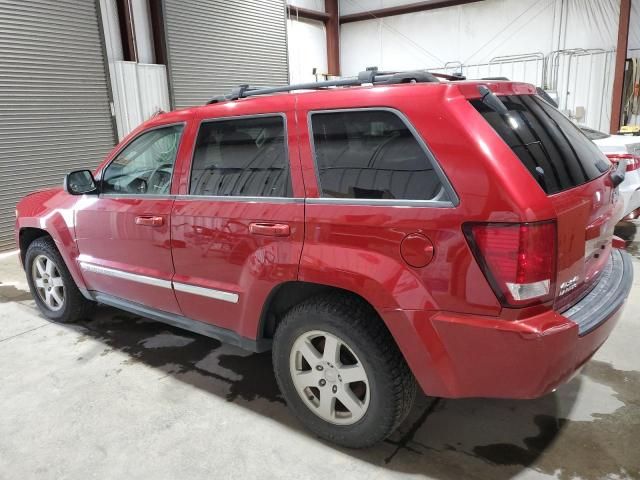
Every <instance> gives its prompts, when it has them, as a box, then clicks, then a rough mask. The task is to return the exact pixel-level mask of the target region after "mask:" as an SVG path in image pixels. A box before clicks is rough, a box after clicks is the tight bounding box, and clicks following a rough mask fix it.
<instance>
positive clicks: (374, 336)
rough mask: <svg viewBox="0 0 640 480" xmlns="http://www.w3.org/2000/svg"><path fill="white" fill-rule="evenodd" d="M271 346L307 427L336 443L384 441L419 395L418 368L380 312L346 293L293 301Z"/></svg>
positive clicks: (288, 396) (286, 391)
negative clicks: (405, 355)
mask: <svg viewBox="0 0 640 480" xmlns="http://www.w3.org/2000/svg"><path fill="white" fill-rule="evenodd" d="M336 341H337V342H338V345H340V346H339V347H338V348H337V351H338V354H337V355H336V354H335V353H334V352H335V351H336V349H335V348H334V347H333V346H334V345H335V343H334V342H336ZM309 345H311V347H313V348H314V349H315V350H312V349H309V348H308V347H309ZM327 345H328V346H329V348H328V350H327ZM272 354H273V366H274V370H275V375H276V380H277V382H278V386H279V387H280V391H281V392H282V394H283V395H284V398H285V400H286V402H287V405H288V406H289V408H290V409H291V410H292V411H293V413H294V414H295V416H296V417H298V419H299V420H300V421H301V422H302V423H303V424H304V425H305V426H306V427H307V428H308V429H309V430H311V431H312V432H314V433H315V434H316V435H318V436H320V437H321V438H324V439H326V440H328V441H331V442H333V443H336V444H338V445H342V446H345V447H349V448H365V447H369V446H372V445H374V444H376V443H378V442H381V441H382V440H384V439H385V438H387V437H388V436H389V435H390V434H391V433H392V432H393V431H394V430H395V429H396V428H397V427H398V425H400V423H402V421H403V420H404V419H405V417H406V416H407V414H408V413H409V411H410V410H411V407H412V405H413V401H414V399H415V396H416V390H417V387H416V382H415V379H414V377H413V374H412V373H411V371H410V370H409V367H408V366H407V364H406V362H405V360H404V358H403V357H402V354H401V353H400V351H399V349H398V347H397V345H396V343H395V341H394V340H393V337H392V336H391V334H390V333H389V331H388V330H387V328H386V326H385V325H384V323H383V322H382V320H381V319H380V318H379V317H378V315H377V313H376V312H375V310H373V308H372V307H370V306H369V305H368V304H366V303H364V302H363V301H361V300H359V299H358V298H355V297H353V296H350V295H347V294H330V295H323V296H319V297H313V298H311V299H308V300H305V301H304V302H302V303H300V304H299V305H297V306H295V307H293V308H292V309H291V310H290V311H289V312H288V313H287V314H286V315H285V317H284V318H283V320H282V322H281V323H280V324H279V325H278V328H277V330H276V333H275V336H274V345H273V352H272ZM318 355H320V356H318ZM307 358H311V361H308V360H307ZM327 358H328V359H329V360H327ZM332 359H335V360H336V361H335V362H333V360H332ZM319 367H322V368H319ZM362 371H364V374H363V372H362ZM336 377H337V378H336ZM348 377H351V379H352V381H351V382H349V381H348ZM354 379H355V380H356V381H355V382H354V381H353V380H354ZM316 383H317V385H316ZM323 395H326V396H325V397H324V398H325V402H322V399H323ZM354 396H355V400H356V401H355V403H354ZM331 397H334V398H336V399H337V401H336V400H334V401H332V400H331ZM343 399H344V400H345V402H343ZM327 405H329V407H327ZM347 405H350V408H348V407H347Z"/></svg>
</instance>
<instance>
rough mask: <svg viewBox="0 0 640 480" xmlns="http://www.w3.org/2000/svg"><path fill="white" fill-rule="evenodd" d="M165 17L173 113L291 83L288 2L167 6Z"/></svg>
mask: <svg viewBox="0 0 640 480" xmlns="http://www.w3.org/2000/svg"><path fill="white" fill-rule="evenodd" d="M164 14H165V15H164V16H165V23H166V33H167V50H168V54H169V75H170V84H171V85H170V88H171V90H172V93H173V103H174V107H177V108H181V107H186V106H192V105H200V104H203V103H204V102H205V101H206V100H208V99H209V98H211V97H212V96H215V95H221V94H225V93H228V92H229V91H230V90H231V88H232V87H235V86H237V85H240V84H244V83H249V84H252V85H285V84H286V83H287V82H288V77H289V72H288V64H287V29H286V14H285V5H284V1H283V0H269V1H265V0H229V1H224V2H219V1H212V0H164Z"/></svg>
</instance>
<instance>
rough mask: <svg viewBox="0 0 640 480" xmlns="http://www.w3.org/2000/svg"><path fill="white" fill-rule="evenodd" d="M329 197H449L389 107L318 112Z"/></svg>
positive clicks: (320, 159) (320, 162)
mask: <svg viewBox="0 0 640 480" xmlns="http://www.w3.org/2000/svg"><path fill="white" fill-rule="evenodd" d="M311 125H312V130H313V142H314V148H315V155H316V165H317V169H318V175H319V181H320V187H321V190H322V196H323V197H332V198H368V199H400V200H443V201H446V200H449V198H448V196H447V194H446V192H445V189H444V188H443V186H442V183H441V181H440V178H439V176H438V174H437V173H436V171H435V170H434V168H433V165H432V163H431V161H430V159H429V157H428V155H427V152H426V151H425V149H424V148H423V146H422V145H421V144H420V143H419V142H418V140H417V139H416V138H415V137H414V135H413V133H412V132H411V130H409V128H408V127H407V125H405V123H404V122H403V121H402V120H401V119H400V117H399V116H398V115H396V114H395V113H393V112H390V111H387V110H362V111H344V112H327V113H314V114H312V116H311Z"/></svg>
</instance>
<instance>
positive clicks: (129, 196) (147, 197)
mask: <svg viewBox="0 0 640 480" xmlns="http://www.w3.org/2000/svg"><path fill="white" fill-rule="evenodd" d="M100 198H110V199H112V200H173V199H174V198H175V195H153V194H149V195H147V194H145V193H141V194H135V193H122V194H121V193H101V194H100Z"/></svg>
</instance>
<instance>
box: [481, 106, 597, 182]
mask: <svg viewBox="0 0 640 480" xmlns="http://www.w3.org/2000/svg"><path fill="white" fill-rule="evenodd" d="M499 98H500V100H501V101H502V103H503V104H504V105H505V107H506V108H507V110H508V113H506V114H500V113H498V112H496V111H494V110H492V109H491V108H489V107H488V106H487V105H485V104H484V103H482V102H481V101H480V100H473V101H472V102H471V103H472V104H473V106H474V107H475V108H476V109H477V110H478V112H480V113H481V114H482V116H483V117H484V118H485V120H487V121H488V122H489V123H490V124H491V126H492V127H493V128H494V129H495V131H496V132H498V134H500V136H501V137H502V139H503V140H504V141H505V142H506V143H507V145H509V146H510V147H511V149H512V150H513V151H514V153H515V154H516V155H517V156H518V158H519V159H520V160H521V161H522V163H523V164H524V166H525V167H527V170H529V172H530V173H531V175H533V176H534V178H536V180H537V181H538V183H539V184H540V186H541V187H542V188H543V189H544V190H545V192H547V193H549V194H553V193H557V192H561V191H563V190H567V189H569V188H573V187H576V186H578V185H582V184H583V183H586V182H588V181H590V180H593V179H595V178H597V177H599V176H600V175H602V174H603V173H604V172H606V171H607V169H608V168H609V166H610V164H609V162H608V161H607V159H606V157H605V156H604V154H603V153H602V152H600V150H599V149H598V147H596V145H594V144H593V143H592V142H591V141H589V139H587V137H585V136H584V134H583V133H582V132H581V131H580V130H579V129H578V127H576V126H575V125H574V124H573V123H572V122H571V120H569V119H568V118H567V117H565V116H564V115H562V114H561V113H560V112H559V111H558V110H557V109H555V108H554V107H552V106H551V105H549V104H548V103H546V102H545V101H543V100H541V99H540V98H538V97H536V96H533V95H512V96H504V97H502V96H501V97H499ZM536 169H538V170H536Z"/></svg>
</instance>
